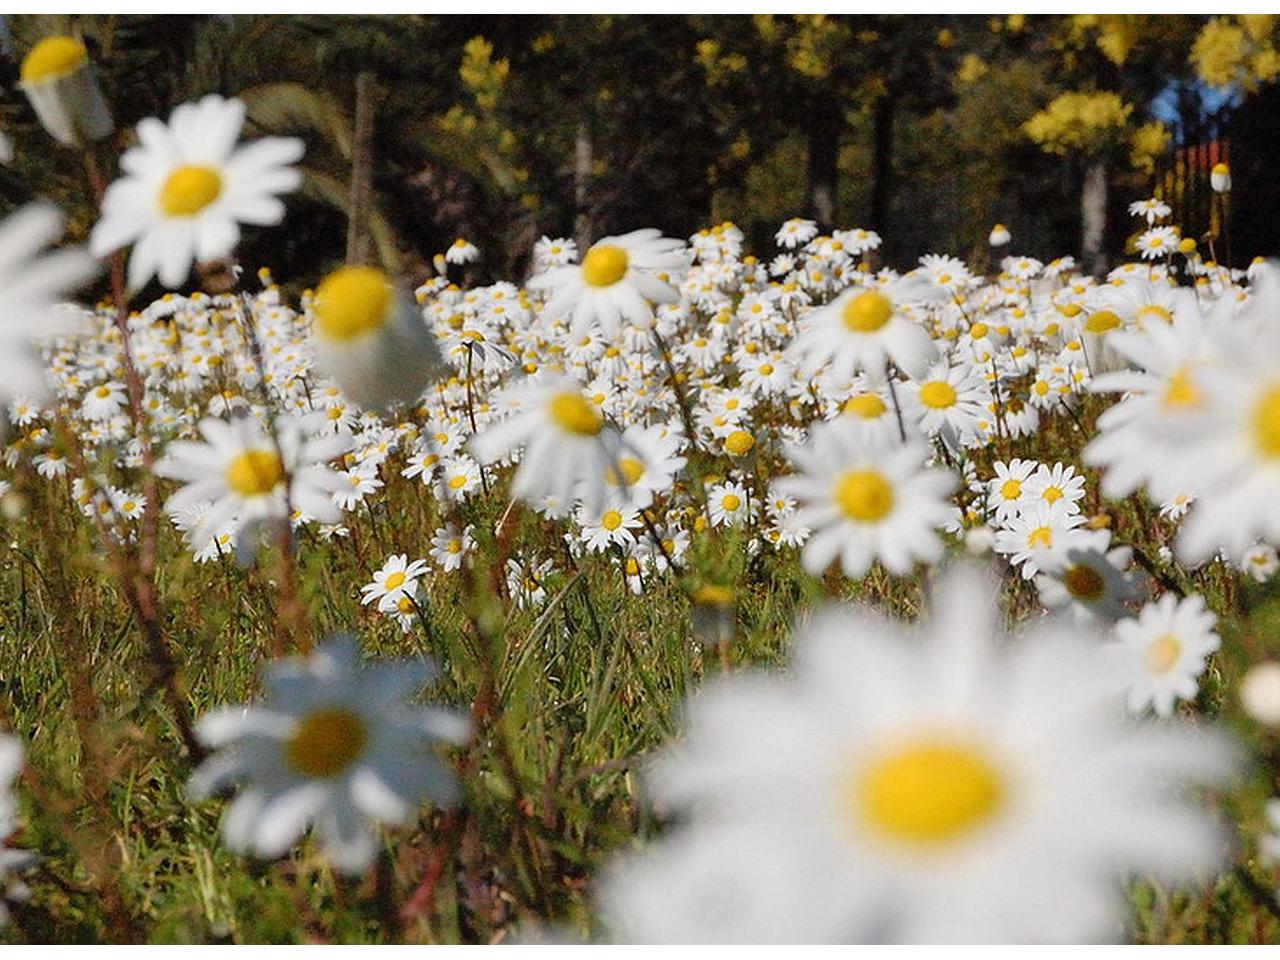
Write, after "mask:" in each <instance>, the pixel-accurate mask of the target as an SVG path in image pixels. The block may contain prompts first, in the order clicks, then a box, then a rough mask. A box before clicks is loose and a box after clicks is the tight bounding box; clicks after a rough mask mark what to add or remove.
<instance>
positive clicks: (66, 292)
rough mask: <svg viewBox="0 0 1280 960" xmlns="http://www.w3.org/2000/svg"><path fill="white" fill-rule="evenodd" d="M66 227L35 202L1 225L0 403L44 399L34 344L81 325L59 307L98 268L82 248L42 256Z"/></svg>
mask: <svg viewBox="0 0 1280 960" xmlns="http://www.w3.org/2000/svg"><path fill="white" fill-rule="evenodd" d="M62 223H63V218H62V214H61V213H59V212H58V211H57V210H55V209H54V208H53V207H51V206H48V205H46V204H41V203H35V204H31V205H29V206H27V207H24V208H22V209H21V210H19V211H18V212H17V213H15V214H13V215H11V216H10V217H9V218H8V219H6V220H5V221H4V222H3V223H2V224H0V399H7V398H11V397H12V398H23V401H24V402H26V403H28V404H29V403H30V402H31V400H32V399H35V400H38V399H40V398H43V397H44V396H45V395H46V394H47V393H48V387H49V385H48V382H47V381H46V379H45V377H46V370H45V364H44V362H43V360H42V359H41V357H40V356H39V354H38V353H37V350H36V347H35V342H36V341H37V340H41V339H43V338H45V337H49V336H58V335H61V334H66V333H71V332H73V331H74V330H75V329H76V328H77V327H78V326H79V324H78V323H77V322H75V320H74V319H73V313H72V312H70V311H68V309H67V308H66V307H65V306H60V304H62V303H63V302H64V301H65V300H67V299H68V298H69V296H70V294H71V292H72V291H73V290H75V289H77V288H78V287H80V286H82V285H83V284H84V283H85V282H86V281H87V280H89V279H90V278H91V277H93V275H94V274H95V273H97V272H98V267H97V264H95V263H94V262H93V258H92V257H90V256H89V255H88V254H87V253H85V252H84V251H83V250H81V249H79V248H68V249H64V250H58V251H55V252H52V253H46V252H44V251H45V249H46V248H47V247H48V246H49V245H50V244H51V243H53V242H54V241H55V240H56V239H57V238H58V236H59V235H60V234H61V233H62ZM34 413H35V411H32V414H33V415H34ZM21 418H22V412H21V411H17V417H16V419H21Z"/></svg>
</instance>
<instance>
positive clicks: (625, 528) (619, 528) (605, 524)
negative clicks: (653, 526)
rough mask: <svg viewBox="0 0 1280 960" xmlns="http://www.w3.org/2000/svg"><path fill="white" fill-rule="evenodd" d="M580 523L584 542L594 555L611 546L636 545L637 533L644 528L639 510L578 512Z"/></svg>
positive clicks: (612, 508)
mask: <svg viewBox="0 0 1280 960" xmlns="http://www.w3.org/2000/svg"><path fill="white" fill-rule="evenodd" d="M578 523H579V524H580V525H581V526H582V540H583V542H584V543H585V544H586V545H587V549H588V550H590V551H591V552H592V553H602V552H604V551H605V550H607V549H609V547H611V546H615V545H616V546H619V547H630V546H631V545H632V544H633V543H635V538H636V533H635V531H637V530H640V529H642V528H643V526H644V524H643V523H642V522H641V520H640V513H639V511H637V510H630V509H628V510H618V509H616V508H614V507H608V508H607V509H605V510H597V511H589V510H586V509H585V508H583V509H580V510H579V511H578Z"/></svg>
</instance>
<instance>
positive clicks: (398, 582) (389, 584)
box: [382, 570, 405, 591]
mask: <svg viewBox="0 0 1280 960" xmlns="http://www.w3.org/2000/svg"><path fill="white" fill-rule="evenodd" d="M404 581H405V575H404V572H403V571H401V570H397V571H395V572H394V573H389V574H387V579H385V580H383V581H382V585H383V586H384V587H385V588H386V589H387V590H388V591H391V590H399V589H400V588H401V587H403V586H404Z"/></svg>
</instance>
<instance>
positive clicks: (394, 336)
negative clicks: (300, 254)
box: [312, 266, 445, 410]
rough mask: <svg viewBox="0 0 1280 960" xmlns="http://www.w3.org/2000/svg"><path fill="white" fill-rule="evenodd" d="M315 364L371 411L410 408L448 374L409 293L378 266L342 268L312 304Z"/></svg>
mask: <svg viewBox="0 0 1280 960" xmlns="http://www.w3.org/2000/svg"><path fill="white" fill-rule="evenodd" d="M312 313H313V315H314V318H315V332H316V360H317V362H318V363H319V364H320V366H321V368H322V369H323V371H324V372H325V373H328V374H329V375H330V376H332V377H333V379H334V380H336V381H337V382H338V386H340V387H341V388H342V392H343V393H344V394H346V396H347V397H348V398H350V399H351V400H354V401H355V402H356V403H358V404H360V406H362V407H364V408H366V409H368V410H385V409H386V408H388V407H389V406H391V405H392V404H394V403H397V402H405V403H411V402H412V401H414V400H416V399H417V398H418V396H419V395H420V394H421V393H422V391H423V390H424V389H425V388H426V387H427V386H428V385H429V384H430V383H431V382H432V381H433V380H435V379H437V378H438V377H439V376H440V375H441V374H442V373H443V372H444V369H445V367H444V360H443V359H442V358H441V356H440V348H439V347H438V346H437V345H436V340H435V337H433V336H432V335H431V332H430V331H429V330H428V329H427V327H426V324H424V323H423V322H422V317H421V316H420V315H419V313H418V311H417V308H416V307H415V305H414V302H413V297H412V296H411V295H410V294H409V292H408V290H407V289H405V288H403V287H401V286H398V285H397V284H395V283H393V282H392V280H391V278H390V277H388V276H387V275H386V274H385V273H383V272H382V271H381V270H378V269H377V268H375V267H363V266H349V267H340V268H339V269H337V270H335V271H334V272H333V273H331V274H329V275H328V276H327V277H325V278H324V280H322V281H321V283H320V286H319V287H318V288H317V289H316V294H315V298H314V300H313V302H312Z"/></svg>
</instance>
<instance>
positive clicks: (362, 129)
mask: <svg viewBox="0 0 1280 960" xmlns="http://www.w3.org/2000/svg"><path fill="white" fill-rule="evenodd" d="M373 110H374V107H373V74H372V73H370V72H369V71H368V70H362V71H361V72H360V73H358V74H357V75H356V118H355V136H354V143H353V144H352V147H351V200H350V209H349V210H348V211H347V263H349V264H356V263H365V264H367V263H368V262H369V260H370V255H369V253H370V252H369V207H370V205H371V204H372V203H373Z"/></svg>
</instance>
